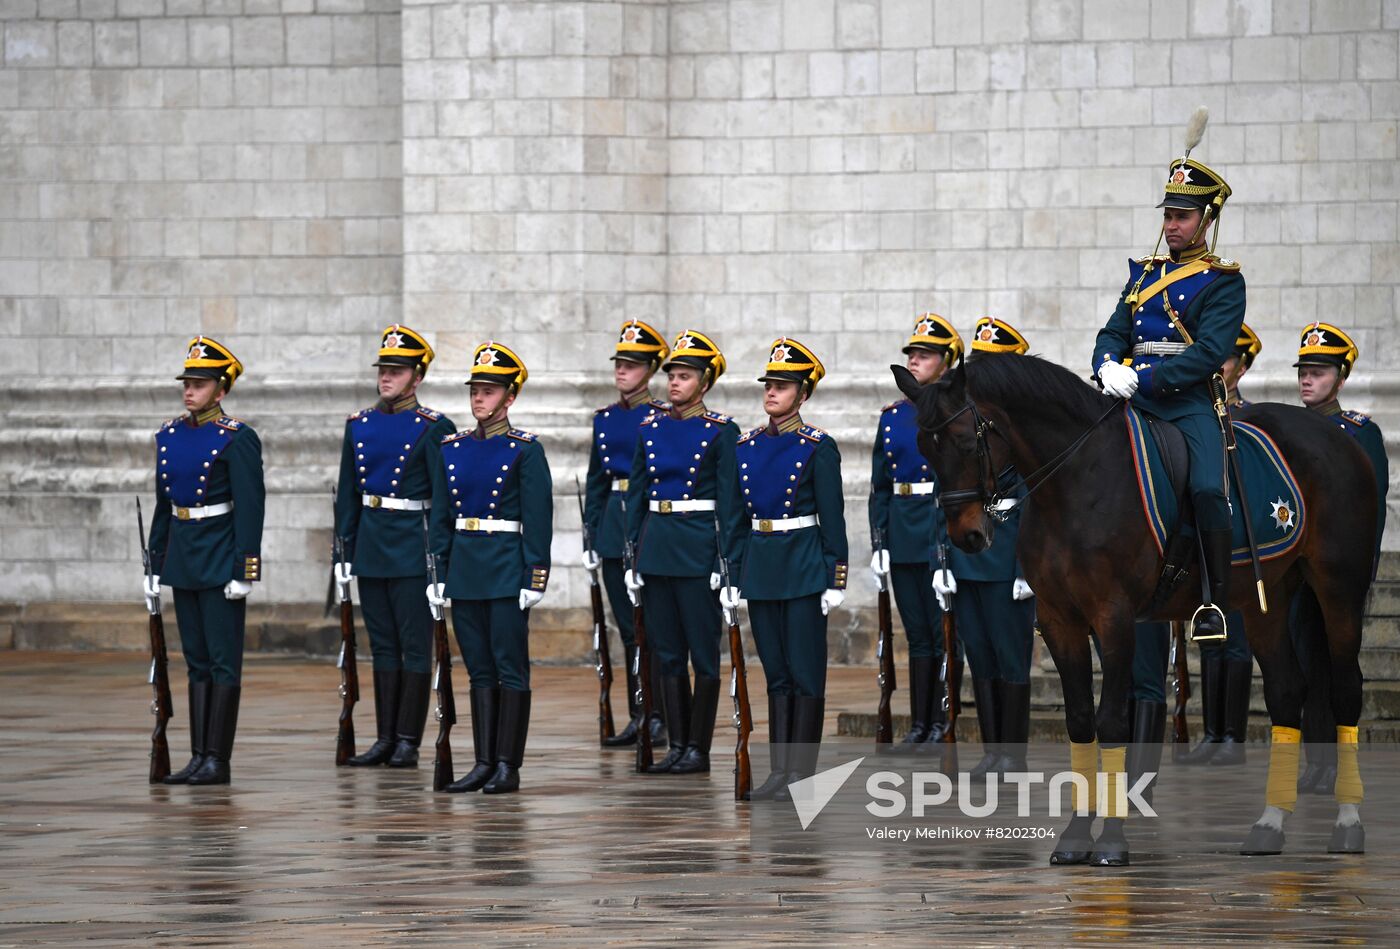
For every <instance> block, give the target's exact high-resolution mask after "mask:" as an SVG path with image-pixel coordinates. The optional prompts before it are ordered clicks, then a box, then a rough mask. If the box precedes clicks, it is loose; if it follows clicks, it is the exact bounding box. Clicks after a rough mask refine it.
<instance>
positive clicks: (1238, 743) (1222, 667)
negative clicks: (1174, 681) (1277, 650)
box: [1164, 323, 1264, 765]
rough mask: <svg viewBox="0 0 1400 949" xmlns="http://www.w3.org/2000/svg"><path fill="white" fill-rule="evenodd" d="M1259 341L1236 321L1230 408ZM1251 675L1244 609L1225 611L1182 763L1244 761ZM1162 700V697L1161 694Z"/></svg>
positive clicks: (1205, 656) (1205, 650)
mask: <svg viewBox="0 0 1400 949" xmlns="http://www.w3.org/2000/svg"><path fill="white" fill-rule="evenodd" d="M1263 348H1264V344H1263V342H1262V341H1261V340H1260V339H1259V336H1258V335H1257V334H1256V333H1255V332H1254V330H1252V329H1250V328H1249V325H1248V324H1247V323H1241V324H1240V335H1239V338H1238V339H1236V340H1235V348H1234V350H1232V351H1231V353H1230V355H1229V356H1227V357H1226V358H1225V363H1224V365H1222V366H1221V367H1220V375H1221V376H1222V377H1223V378H1224V380H1225V389H1226V392H1227V393H1228V397H1227V399H1226V402H1227V403H1228V405H1229V406H1230V408H1231V409H1232V410H1234V409H1243V408H1247V407H1248V406H1249V402H1248V400H1246V399H1245V398H1244V396H1242V395H1241V394H1240V380H1241V379H1243V378H1244V375H1245V373H1247V372H1249V370H1250V368H1252V367H1253V365H1254V360H1255V359H1256V358H1257V357H1258V355H1259V353H1260V351H1261V350H1262V349H1263ZM1253 677H1254V653H1252V652H1250V650H1249V640H1248V639H1247V638H1246V636H1245V632H1244V614H1243V613H1241V612H1240V611H1239V610H1231V611H1230V613H1229V614H1228V615H1227V616H1226V617H1225V642H1224V643H1221V642H1220V641H1219V640H1207V641H1206V642H1203V643H1201V719H1202V721H1203V723H1204V728H1203V730H1202V734H1201V740H1200V741H1199V742H1198V743H1197V744H1196V747H1194V748H1192V749H1191V750H1190V751H1188V752H1187V753H1186V754H1185V755H1183V756H1182V758H1181V763H1182V764H1206V763H1207V762H1209V763H1210V764H1215V765H1234V764H1244V760H1245V745H1244V743H1245V741H1246V739H1247V738H1248V735H1247V734H1246V732H1247V730H1248V727H1249V686H1250V680H1251V679H1252V678H1253ZM1164 700H1165V699H1164Z"/></svg>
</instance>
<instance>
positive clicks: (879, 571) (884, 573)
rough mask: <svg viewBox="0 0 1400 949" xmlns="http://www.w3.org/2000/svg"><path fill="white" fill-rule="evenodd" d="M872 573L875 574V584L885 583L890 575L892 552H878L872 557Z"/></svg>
mask: <svg viewBox="0 0 1400 949" xmlns="http://www.w3.org/2000/svg"><path fill="white" fill-rule="evenodd" d="M870 572H871V573H873V574H875V582H876V583H883V582H884V580H885V578H886V577H888V576H889V575H890V552H889V551H888V550H877V551H875V553H873V554H871V555H870Z"/></svg>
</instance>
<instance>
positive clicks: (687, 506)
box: [651, 500, 715, 514]
mask: <svg viewBox="0 0 1400 949" xmlns="http://www.w3.org/2000/svg"><path fill="white" fill-rule="evenodd" d="M714 509H715V502H714V501H713V500H709V501H652V502H651V511H652V513H653V514H684V513H686V512H687V511H713V510H714Z"/></svg>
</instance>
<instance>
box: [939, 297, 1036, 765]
mask: <svg viewBox="0 0 1400 949" xmlns="http://www.w3.org/2000/svg"><path fill="white" fill-rule="evenodd" d="M1029 351H1030V345H1029V344H1028V343H1027V342H1026V338H1025V337H1024V336H1022V335H1021V334H1020V333H1019V332H1017V330H1016V328H1015V327H1013V326H1012V325H1011V324H1010V323H1007V322H1006V321H1005V320H999V319H995V318H993V317H990V316H984V317H982V319H980V320H978V321H977V326H976V328H975V329H974V330H973V334H972V355H971V356H970V357H969V358H971V359H1008V358H1012V357H1014V356H1019V355H1023V354H1025V353H1027V352H1029ZM998 481H999V483H1000V486H1001V489H1002V490H1003V491H1005V492H1007V493H1016V490H1017V489H1016V488H1015V483H1016V473H1015V472H1014V471H1012V470H1011V469H1009V468H1008V469H1007V470H1006V471H1003V472H999V473H998ZM1020 524H1021V509H1020V507H1015V508H1012V510H1011V511H1010V513H1009V514H1008V515H1007V518H1006V520H1005V521H1004V522H1003V523H1000V524H998V525H997V529H996V535H995V537H994V539H993V541H992V545H991V547H989V548H987V549H986V550H984V551H982V552H981V553H978V554H967V553H964V552H963V551H961V550H959V549H958V548H957V547H952V548H951V549H950V550H949V551H948V562H947V564H946V565H945V564H939V567H938V569H936V570H935V571H934V574H933V589H934V591H935V592H936V593H937V594H938V597H939V600H940V601H941V604H940V605H943V606H944V608H948V607H951V608H952V609H953V612H954V615H955V616H956V617H957V621H958V635H959V637H960V638H961V639H962V644H963V649H964V650H966V652H967V661H968V664H969V665H971V666H972V695H973V699H974V701H976V703H977V725H978V728H979V729H980V730H981V733H982V744H983V745H984V746H985V753H984V754H983V756H982V760H981V761H979V762H978V763H977V764H976V765H974V766H973V767H972V769H971V774H972V776H973V777H975V778H980V777H982V776H984V775H986V774H987V773H989V772H999V773H1004V772H1009V771H1024V770H1025V768H1026V742H1027V741H1028V740H1029V738H1030V727H1031V724H1030V721H1031V720H1030V716H1031V685H1030V681H1031V680H1030V673H1031V652H1032V650H1033V649H1034V645H1035V603H1034V601H1033V599H1032V597H1033V596H1034V594H1033V593H1032V592H1031V588H1030V585H1029V584H1027V583H1026V581H1025V578H1024V577H1022V575H1021V567H1020V564H1019V563H1017V561H1016V535H1017V531H1018V530H1019V528H1020ZM940 559H941V558H940V557H939V555H938V554H935V560H934V562H935V563H939V560H940Z"/></svg>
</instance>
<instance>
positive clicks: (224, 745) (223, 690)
mask: <svg viewBox="0 0 1400 949" xmlns="http://www.w3.org/2000/svg"><path fill="white" fill-rule="evenodd" d="M240 692H242V689H241V688H239V687H238V686H236V685H225V684H223V683H222V682H215V683H213V684H211V685H210V687H209V730H208V744H207V745H206V746H205V755H204V761H203V763H202V764H200V766H199V770H198V771H196V772H195V773H194V774H192V775H190V778H189V781H188V783H189V784H228V783H229V779H230V777H231V773H230V770H229V761H230V760H231V759H232V758H233V736H234V733H235V732H236V731H237V730H238V698H239V693H240Z"/></svg>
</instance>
